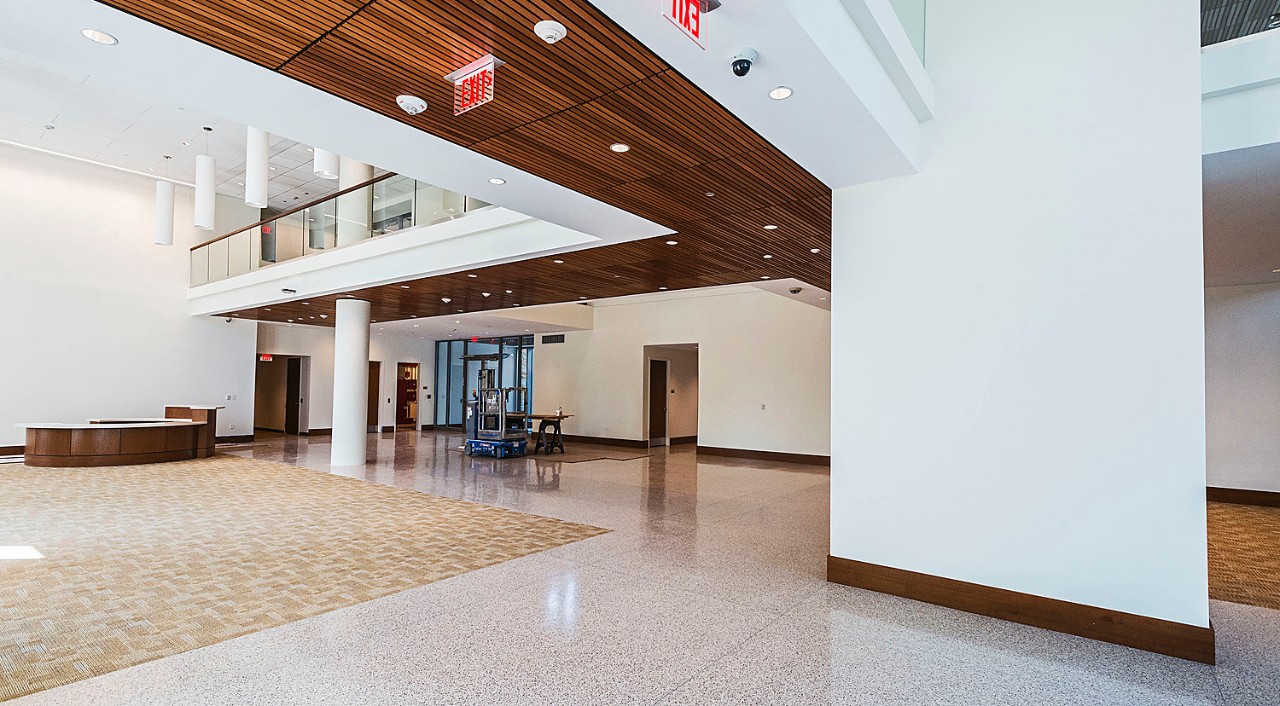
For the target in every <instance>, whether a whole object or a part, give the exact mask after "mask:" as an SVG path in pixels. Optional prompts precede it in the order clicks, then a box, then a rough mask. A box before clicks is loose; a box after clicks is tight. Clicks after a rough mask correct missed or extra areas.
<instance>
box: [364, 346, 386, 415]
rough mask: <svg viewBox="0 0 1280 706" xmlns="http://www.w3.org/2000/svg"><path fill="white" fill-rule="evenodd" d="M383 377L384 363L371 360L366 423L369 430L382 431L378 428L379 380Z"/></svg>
mask: <svg viewBox="0 0 1280 706" xmlns="http://www.w3.org/2000/svg"><path fill="white" fill-rule="evenodd" d="M381 377H382V363H379V362H378V361H376V360H371V361H369V409H368V411H367V412H365V424H366V425H367V428H368V431H381V430H380V429H379V428H378V395H379V394H380V392H379V389H378V388H379V387H380V386H379V384H378V383H379V382H380V378H381Z"/></svg>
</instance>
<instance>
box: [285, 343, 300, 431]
mask: <svg viewBox="0 0 1280 706" xmlns="http://www.w3.org/2000/svg"><path fill="white" fill-rule="evenodd" d="M285 365H287V366H288V369H287V370H286V373H285V384H284V433H286V434H297V433H298V419H299V417H300V416H301V412H302V359H301V358H290V359H289V360H288V361H286V362H285Z"/></svg>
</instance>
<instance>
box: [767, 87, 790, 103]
mask: <svg viewBox="0 0 1280 706" xmlns="http://www.w3.org/2000/svg"><path fill="white" fill-rule="evenodd" d="M792 93H794V91H792V90H791V89H790V88H788V87H786V86H778V87H777V88H775V89H773V90H772V91H769V97H770V98H772V99H774V100H776V101H781V100H786V99H788V98H790V97H791V94H792Z"/></svg>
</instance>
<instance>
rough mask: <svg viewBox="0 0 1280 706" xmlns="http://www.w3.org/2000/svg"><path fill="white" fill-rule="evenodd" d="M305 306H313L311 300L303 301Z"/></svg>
mask: <svg viewBox="0 0 1280 706" xmlns="http://www.w3.org/2000/svg"><path fill="white" fill-rule="evenodd" d="M302 305H303V306H311V302H302Z"/></svg>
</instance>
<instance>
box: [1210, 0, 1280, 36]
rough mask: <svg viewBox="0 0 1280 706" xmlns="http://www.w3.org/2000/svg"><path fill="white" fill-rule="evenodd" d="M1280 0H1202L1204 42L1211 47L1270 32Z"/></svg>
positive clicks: (1279, 8)
mask: <svg viewBox="0 0 1280 706" xmlns="http://www.w3.org/2000/svg"><path fill="white" fill-rule="evenodd" d="M1277 13H1280V0H1200V44H1201V46H1209V45H1210V44H1218V43H1220V42H1226V41H1229V40H1232V39H1238V38H1240V37H1245V36H1248V35H1250V34H1256V33H1258V32H1262V31H1266V28H1267V18H1269V17H1271V16H1272V15H1274V14H1277Z"/></svg>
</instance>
